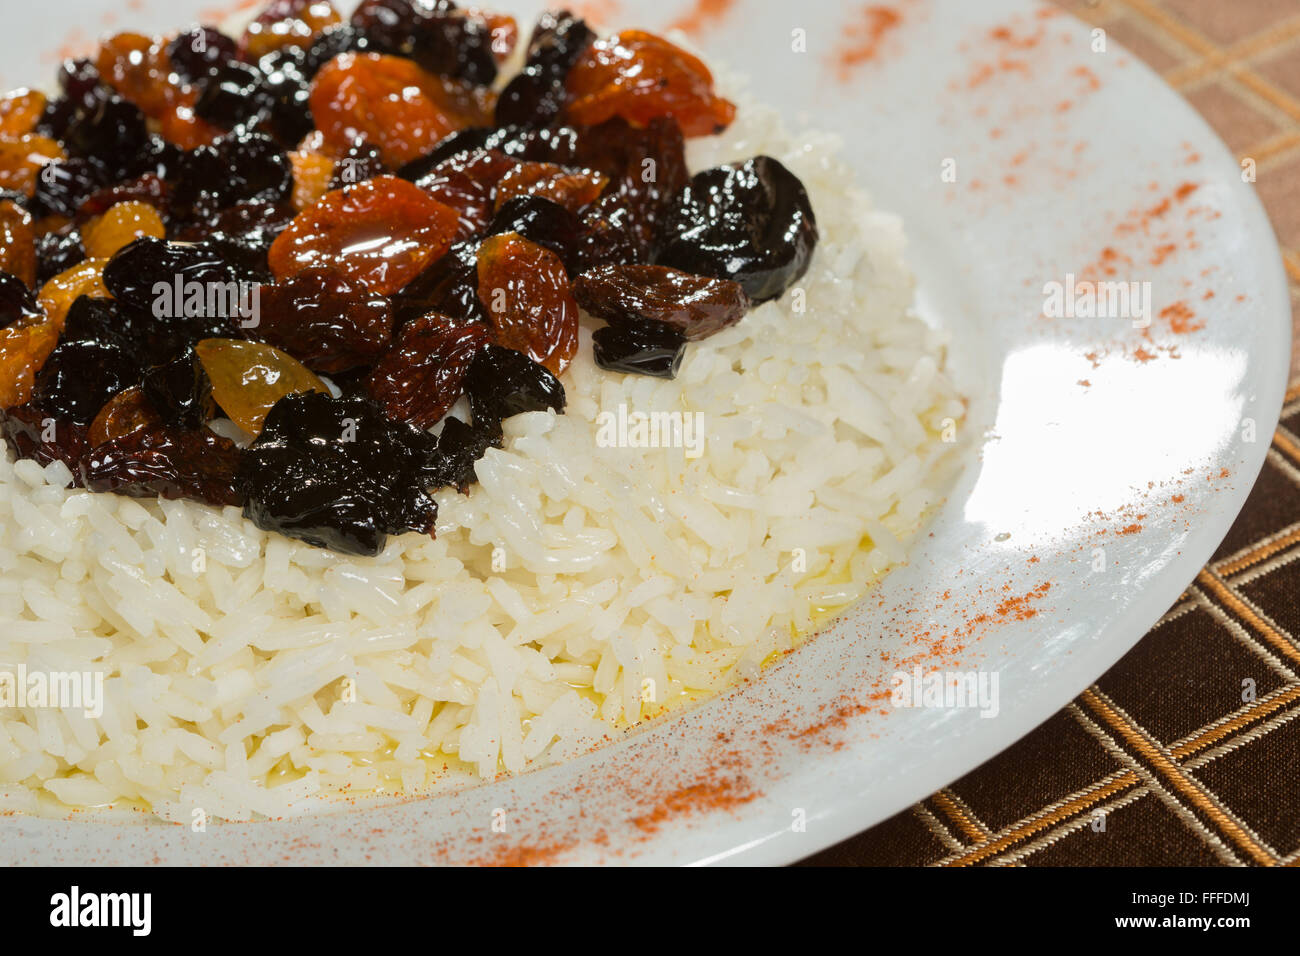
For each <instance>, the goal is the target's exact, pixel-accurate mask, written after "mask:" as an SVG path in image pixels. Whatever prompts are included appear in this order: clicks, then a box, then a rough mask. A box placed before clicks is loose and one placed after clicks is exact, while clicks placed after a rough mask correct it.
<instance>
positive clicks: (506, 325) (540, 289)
mask: <svg viewBox="0 0 1300 956" xmlns="http://www.w3.org/2000/svg"><path fill="white" fill-rule="evenodd" d="M478 296H479V300H480V301H481V302H482V303H483V306H484V307H485V308H486V309H487V311H488V315H489V317H490V319H491V322H492V326H493V330H494V332H493V340H494V341H495V342H496V343H497V344H498V345H504V346H505V347H507V348H512V349H515V350H516V351H518V352H523V353H524V354H525V355H527V356H528V357H529V358H531V359H532V360H533V361H535V362H539V363H541V364H542V365H545V366H546V367H547V368H549V369H550V370H551V371H552V372H554V373H555V374H556V375H559V374H560V373H561V372H563V371H564V369H565V368H566V367H567V366H568V364H569V362H570V361H572V359H573V356H574V355H575V354H576V353H577V351H578V304H577V302H575V301H574V299H573V293H572V292H571V291H570V290H569V277H568V274H567V273H566V272H565V269H564V263H563V262H562V261H561V260H560V257H559V256H557V255H556V254H555V253H554V252H552V251H551V250H550V249H547V248H546V247H545V246H540V245H538V244H537V243H535V242H529V241H528V240H527V239H525V238H523V236H520V235H519V234H518V233H513V232H508V233H505V234H503V235H500V236H492V237H490V238H488V239H485V240H484V241H483V244H482V245H481V246H479V251H478Z"/></svg>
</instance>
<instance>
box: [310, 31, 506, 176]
mask: <svg viewBox="0 0 1300 956" xmlns="http://www.w3.org/2000/svg"><path fill="white" fill-rule="evenodd" d="M309 102H310V105H311V112H312V116H313V117H314V118H315V120H316V126H317V128H318V129H319V130H320V131H321V134H322V137H323V139H324V142H325V143H326V144H328V145H329V146H332V147H333V148H335V149H336V150H346V149H348V148H349V147H351V146H352V145H353V144H354V143H356V142H357V141H358V140H365V141H366V142H369V143H371V144H372V145H374V146H375V147H377V148H378V149H379V151H380V156H381V158H382V159H383V161H384V164H385V165H386V166H388V167H389V168H390V169H397V168H399V167H401V166H404V165H406V164H407V163H409V162H410V161H411V160H413V159H418V158H419V157H421V156H423V155H425V154H426V153H428V152H430V151H432V149H433V147H434V146H436V145H437V144H438V142H439V141H440V140H441V139H443V137H445V136H447V134H449V133H451V132H454V131H455V130H458V129H461V128H463V127H466V126H473V125H491V115H492V107H493V105H494V104H493V102H492V101H491V99H490V97H488V96H487V95H486V94H483V93H480V92H476V91H474V90H471V89H470V88H469V87H468V86H467V85H465V84H462V83H457V82H456V81H454V80H449V79H446V78H443V77H438V76H434V75H433V74H432V73H429V72H427V71H425V70H422V69H421V68H420V67H418V66H416V64H414V63H413V62H411V61H410V60H407V59H404V58H402V57H399V56H389V55H387V54H382V53H344V54H342V55H341V56H337V57H335V58H334V59H333V60H331V61H330V62H329V63H326V64H325V65H324V66H323V67H321V69H320V72H319V73H317V74H316V78H315V79H314V80H313V81H312V85H311V96H310V99H309Z"/></svg>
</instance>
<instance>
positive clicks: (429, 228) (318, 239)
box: [270, 176, 458, 295]
mask: <svg viewBox="0 0 1300 956" xmlns="http://www.w3.org/2000/svg"><path fill="white" fill-rule="evenodd" d="M457 218H458V217H457V215H456V211H455V210H454V209H452V208H451V207H449V206H444V205H443V204H442V203H440V202H437V201H436V200H433V199H431V198H429V197H428V196H427V195H425V194H424V193H423V192H421V191H420V190H419V189H417V188H416V187H415V186H413V185H412V184H411V183H408V182H406V180H404V179H398V178H397V177H396V176H379V177H377V178H375V179H370V180H367V181H366V182H363V183H358V184H357V185H355V186H348V187H347V188H346V189H339V190H335V191H334V192H330V193H326V194H325V196H324V197H322V198H321V200H320V202H318V203H317V204H316V205H315V206H313V207H311V208H310V209H305V210H303V211H302V212H301V213H299V214H298V216H297V217H296V218H295V219H294V220H293V222H292V223H290V225H289V227H288V228H287V229H285V231H284V232H283V233H281V234H280V236H279V238H277V239H276V240H275V242H274V244H272V246H271V254H270V263H271V269H272V271H273V272H274V273H275V276H276V278H277V279H285V278H288V277H289V276H291V275H296V274H297V273H299V272H302V271H303V270H304V269H309V268H311V267H313V266H333V267H335V268H337V269H338V270H339V271H340V272H342V273H343V274H344V275H346V276H348V277H349V278H353V279H358V280H360V281H362V282H364V283H365V284H366V285H367V286H369V287H370V288H371V289H373V290H375V291H376V292H379V293H382V294H385V295H387V294H390V293H393V292H396V291H397V290H398V289H401V288H402V287H403V286H404V285H406V284H407V283H408V282H410V281H411V280H412V279H414V278H415V277H416V276H417V275H419V274H420V272H421V270H423V269H424V268H425V266H427V265H428V264H429V263H430V262H432V261H433V260H435V259H437V258H438V257H439V256H441V255H442V254H443V253H444V252H446V251H447V247H448V246H449V245H450V244H451V240H452V237H453V236H454V235H455V233H456V228H457Z"/></svg>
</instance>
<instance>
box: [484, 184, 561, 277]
mask: <svg viewBox="0 0 1300 956" xmlns="http://www.w3.org/2000/svg"><path fill="white" fill-rule="evenodd" d="M507 232H517V233H519V235H521V236H523V237H524V238H525V239H528V240H529V241H531V242H535V243H537V244H538V245H539V246H545V247H546V248H547V249H550V250H551V251H552V252H554V253H555V254H556V255H557V256H559V257H560V259H561V260H562V261H563V262H564V267H565V268H566V269H567V270H568V271H569V274H570V275H573V273H574V271H575V269H576V268H577V265H578V262H579V259H578V253H579V250H580V248H581V245H582V243H583V241H584V238H585V236H584V230H583V226H582V222H581V221H580V220H579V219H578V217H577V216H576V215H574V214H573V213H572V212H570V211H569V210H568V209H565V208H564V207H563V206H561V205H560V204H559V203H556V202H552V201H551V200H549V199H543V198H542V197H541V196H516V197H515V198H514V199H511V200H509V201H508V202H506V203H505V204H504V205H502V206H501V207H500V208H499V209H498V210H497V211H496V214H495V215H494V216H493V217H492V222H491V223H489V224H488V228H487V235H489V236H498V235H501V234H502V233H507Z"/></svg>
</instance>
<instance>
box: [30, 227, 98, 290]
mask: <svg viewBox="0 0 1300 956" xmlns="http://www.w3.org/2000/svg"><path fill="white" fill-rule="evenodd" d="M85 258H86V252H85V250H84V249H82V248H81V233H80V232H78V231H77V230H76V229H75V228H74V227H73V225H72V223H68V224H67V225H65V226H63V227H62V228H60V229H56V230H54V231H53V232H47V233H46V234H45V235H43V236H41V237H39V238H38V239H37V240H36V281H37V282H41V283H44V282H48V281H49V280H50V279H52V278H54V277H55V276H57V275H58V274H59V273H61V272H67V271H68V270H69V269H71V268H72V267H73V266H75V265H76V264H77V263H79V262H81V261H82V260H83V259H85Z"/></svg>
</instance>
